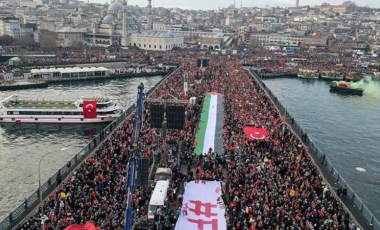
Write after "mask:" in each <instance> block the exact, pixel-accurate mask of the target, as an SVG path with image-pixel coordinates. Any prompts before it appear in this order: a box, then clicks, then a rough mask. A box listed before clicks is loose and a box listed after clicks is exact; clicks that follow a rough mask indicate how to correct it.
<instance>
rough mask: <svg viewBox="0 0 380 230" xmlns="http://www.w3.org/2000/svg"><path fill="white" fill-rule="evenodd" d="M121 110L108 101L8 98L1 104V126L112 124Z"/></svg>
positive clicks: (93, 99) (101, 99) (105, 99)
mask: <svg viewBox="0 0 380 230" xmlns="http://www.w3.org/2000/svg"><path fill="white" fill-rule="evenodd" d="M122 112H123V111H122V110H121V109H119V107H118V106H117V105H116V104H115V103H113V102H112V101H111V100H109V99H107V98H80V99H78V100H76V101H45V100H25V99H19V98H18V97H17V96H10V97H8V98H6V99H4V100H2V101H0V123H18V124H20V123H47V124H88V123H103V122H111V121H113V120H115V119H116V118H117V117H119V116H120V115H121V114H122Z"/></svg>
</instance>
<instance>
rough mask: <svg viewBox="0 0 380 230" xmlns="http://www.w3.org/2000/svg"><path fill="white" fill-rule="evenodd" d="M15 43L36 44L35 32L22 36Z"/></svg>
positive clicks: (26, 45)
mask: <svg viewBox="0 0 380 230" xmlns="http://www.w3.org/2000/svg"><path fill="white" fill-rule="evenodd" d="M14 44H15V45H18V46H23V47H28V46H32V45H34V39H33V34H28V35H25V36H22V37H21V38H19V39H17V40H16V41H15V42H14Z"/></svg>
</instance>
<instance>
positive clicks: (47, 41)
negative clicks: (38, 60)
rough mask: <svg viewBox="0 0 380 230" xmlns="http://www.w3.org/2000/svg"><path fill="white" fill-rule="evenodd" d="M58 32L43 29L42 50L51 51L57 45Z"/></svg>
mask: <svg viewBox="0 0 380 230" xmlns="http://www.w3.org/2000/svg"><path fill="white" fill-rule="evenodd" d="M56 40H57V33H55V32H51V31H49V30H41V35H40V47H41V49H42V50H45V51H49V50H53V49H55V48H56V47H57V44H56Z"/></svg>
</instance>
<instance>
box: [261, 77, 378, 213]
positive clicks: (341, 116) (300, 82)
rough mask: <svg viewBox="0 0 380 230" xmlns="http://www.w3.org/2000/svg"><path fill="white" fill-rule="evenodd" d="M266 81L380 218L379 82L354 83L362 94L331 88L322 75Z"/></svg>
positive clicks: (314, 141)
mask: <svg viewBox="0 0 380 230" xmlns="http://www.w3.org/2000/svg"><path fill="white" fill-rule="evenodd" d="M264 83H265V84H266V85H267V86H268V88H269V89H270V90H271V91H272V93H274V95H275V96H276V97H277V98H278V100H279V101H280V102H281V103H282V105H283V106H284V107H286V109H287V110H288V112H289V113H290V115H291V116H293V117H294V119H295V120H296V121H297V123H298V125H299V126H300V127H301V128H302V129H303V130H304V131H305V132H307V133H308V136H309V137H310V139H311V140H312V141H313V143H314V144H315V145H316V146H317V147H318V148H319V149H320V150H321V152H323V153H325V154H326V158H327V159H328V160H329V161H330V162H331V163H332V164H333V165H334V166H335V168H336V169H337V170H338V172H339V174H340V176H342V177H343V178H344V179H345V180H346V181H347V183H348V184H349V185H351V187H352V189H353V190H354V191H355V193H356V194H357V195H358V196H359V197H360V198H361V200H362V201H363V202H364V204H365V205H367V207H368V208H369V209H370V210H371V212H372V213H373V214H374V215H375V216H376V217H377V218H378V219H380V117H379V116H380V82H379V81H372V80H370V79H367V80H366V81H361V82H357V83H355V84H357V85H358V86H360V87H363V88H364V95H363V96H355V95H342V94H337V93H332V92H330V91H329V89H330V82H327V81H323V80H306V79H296V78H282V79H270V80H265V81H264Z"/></svg>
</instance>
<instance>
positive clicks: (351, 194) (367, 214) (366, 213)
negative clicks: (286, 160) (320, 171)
mask: <svg viewBox="0 0 380 230" xmlns="http://www.w3.org/2000/svg"><path fill="white" fill-rule="evenodd" d="M251 72H252V73H253V75H254V77H255V79H256V80H257V81H258V82H259V84H260V85H261V87H262V88H263V89H264V90H265V91H266V92H267V93H268V95H269V96H270V97H271V99H272V101H273V103H274V104H275V105H276V106H277V108H278V109H279V110H280V113H281V114H283V115H284V116H285V114H286V116H285V117H286V118H287V121H288V124H289V125H290V126H291V127H292V129H293V130H294V131H295V132H296V133H297V134H298V135H299V136H301V135H302V134H304V133H306V132H304V131H303V130H302V128H301V127H300V126H299V125H298V123H297V122H296V121H295V120H294V119H293V118H292V117H291V116H290V115H289V113H288V111H287V110H286V109H285V108H284V106H283V105H282V104H281V103H280V101H279V100H278V99H277V97H276V96H275V95H274V94H273V93H272V91H271V90H270V89H269V88H268V87H267V86H266V85H265V83H264V82H263V81H262V79H261V78H260V77H258V75H257V73H256V72H255V71H251ZM304 143H305V144H307V145H308V146H309V147H310V151H311V153H312V154H313V155H315V156H317V158H318V159H319V160H320V161H321V162H322V160H323V165H324V167H325V168H327V170H328V171H329V173H330V174H331V175H332V176H333V177H334V178H335V180H336V183H337V184H339V185H340V186H341V187H342V188H346V189H347V195H346V199H348V200H349V201H350V202H352V203H353V204H355V206H356V207H357V208H358V210H359V212H360V213H361V214H362V215H363V217H364V218H365V219H366V220H367V221H368V223H369V224H370V225H372V229H374V230H380V221H379V220H378V219H377V218H376V217H375V215H374V214H373V213H372V212H371V211H370V210H369V209H368V207H367V206H366V205H365V203H364V202H363V201H362V199H361V198H360V197H359V196H358V195H357V194H356V193H355V191H354V190H353V189H352V188H351V186H350V185H349V184H348V183H347V181H346V180H345V179H344V178H343V177H342V176H341V175H340V174H339V172H338V170H337V169H336V168H335V167H334V165H333V164H332V163H331V162H330V160H328V159H327V157H326V156H325V155H324V154H323V153H322V151H321V150H320V149H319V148H318V147H317V146H316V145H315V144H314V143H313V141H312V140H311V139H310V138H309V137H306V139H305V140H304Z"/></svg>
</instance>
